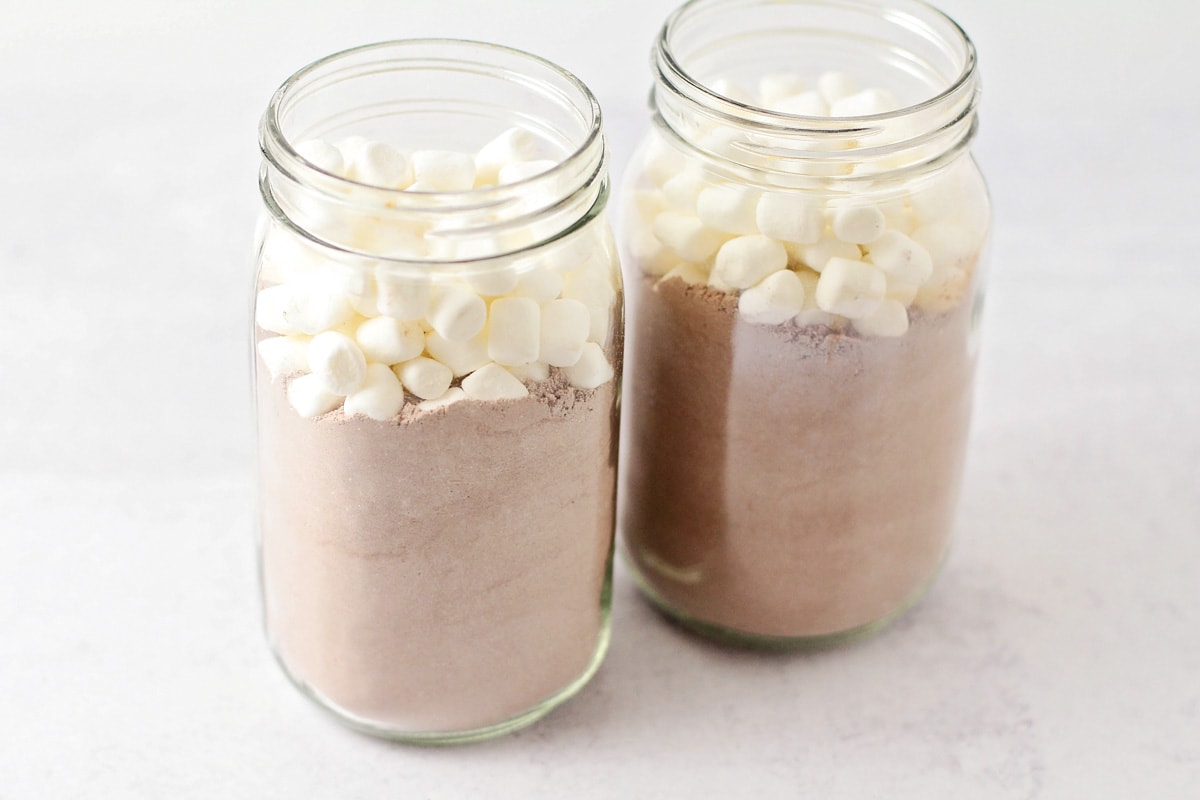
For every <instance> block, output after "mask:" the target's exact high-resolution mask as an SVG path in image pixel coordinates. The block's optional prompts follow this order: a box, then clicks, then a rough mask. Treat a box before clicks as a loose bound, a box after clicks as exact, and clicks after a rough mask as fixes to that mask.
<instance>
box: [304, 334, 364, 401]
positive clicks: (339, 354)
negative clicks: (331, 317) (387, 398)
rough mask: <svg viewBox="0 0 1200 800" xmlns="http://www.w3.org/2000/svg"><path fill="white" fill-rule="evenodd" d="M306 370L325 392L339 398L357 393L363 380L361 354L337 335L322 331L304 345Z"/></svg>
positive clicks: (343, 335) (345, 337) (348, 340)
mask: <svg viewBox="0 0 1200 800" xmlns="http://www.w3.org/2000/svg"><path fill="white" fill-rule="evenodd" d="M308 368H309V369H310V370H312V373H313V375H316V376H317V377H318V378H320V379H321V385H323V386H324V387H325V389H326V390H327V391H330V392H333V393H334V394H338V395H342V396H343V397H344V396H346V395H348V394H350V393H352V392H355V391H357V390H358V388H359V387H360V386H361V385H362V382H363V380H364V379H365V378H366V376H367V360H366V358H364V357H363V354H362V351H361V350H359V349H358V345H356V344H355V343H354V342H353V341H352V340H351V339H350V337H348V336H346V335H345V334H344V333H338V332H337V331H325V332H324V333H322V334H319V335H317V336H314V337H313V339H312V341H311V342H309V343H308Z"/></svg>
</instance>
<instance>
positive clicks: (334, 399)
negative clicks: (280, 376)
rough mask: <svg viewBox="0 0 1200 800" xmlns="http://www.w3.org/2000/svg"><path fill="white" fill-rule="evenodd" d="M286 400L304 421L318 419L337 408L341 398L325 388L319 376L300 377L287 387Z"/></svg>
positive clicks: (291, 381)
mask: <svg viewBox="0 0 1200 800" xmlns="http://www.w3.org/2000/svg"><path fill="white" fill-rule="evenodd" d="M287 399H288V403H290V404H291V406H292V408H294V409H296V413H297V414H299V415H300V416H302V417H304V418H306V419H312V418H313V417H319V416H321V415H322V414H327V413H329V412H330V411H333V410H334V409H335V408H337V407H338V406H339V405H340V404H341V402H342V398H341V397H340V396H339V395H336V394H334V393H333V392H331V391H329V390H328V389H326V388H325V384H324V383H323V382H322V380H321V377H320V376H319V375H301V376H299V377H296V378H292V379H291V380H290V381H288V385H287Z"/></svg>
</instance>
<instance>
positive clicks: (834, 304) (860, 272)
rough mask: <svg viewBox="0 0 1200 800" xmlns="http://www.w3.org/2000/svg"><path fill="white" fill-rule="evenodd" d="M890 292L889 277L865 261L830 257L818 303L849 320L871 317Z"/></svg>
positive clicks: (823, 275) (819, 286)
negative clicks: (888, 291)
mask: <svg viewBox="0 0 1200 800" xmlns="http://www.w3.org/2000/svg"><path fill="white" fill-rule="evenodd" d="M886 293H887V278H885V277H884V275H883V272H881V271H880V270H879V268H878V267H874V266H872V265H870V264H867V263H866V262H863V261H851V260H850V259H846V258H831V259H830V260H829V263H827V264H826V265H825V269H824V271H822V272H821V279H820V280H819V281H817V291H816V298H817V305H818V306H819V307H820V308H821V310H823V311H828V312H830V313H831V314H840V315H842V316H843V317H849V318H850V319H862V318H863V317H867V316H870V315H871V314H872V313H874V311H875V310H876V309H877V308H879V306H880V304H881V303H882V302H883V298H884V295H885V294H886Z"/></svg>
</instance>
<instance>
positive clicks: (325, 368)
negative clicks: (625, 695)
mask: <svg viewBox="0 0 1200 800" xmlns="http://www.w3.org/2000/svg"><path fill="white" fill-rule="evenodd" d="M260 144H261V148H262V152H263V156H264V160H263V165H262V170H261V174H260V190H261V194H262V199H263V203H264V206H265V213H264V215H263V223H262V224H261V225H260V235H259V245H258V258H257V279H256V286H255V293H256V295H255V297H256V299H255V327H254V331H253V338H254V341H255V349H256V358H255V363H256V370H255V373H256V380H255V396H256V403H257V423H258V454H259V455H258V457H259V481H260V486H259V508H260V517H259V528H260V530H259V534H260V556H261V574H262V591H263V598H264V611H265V622H266V630H267V634H268V638H269V640H270V644H271V647H272V648H273V650H274V652H275V654H276V656H277V658H278V660H279V662H280V664H281V665H282V666H283V668H284V670H285V671H286V672H287V674H288V675H289V676H290V678H291V679H292V680H293V681H294V682H295V684H296V685H297V686H298V687H300V689H302V690H303V691H304V692H305V693H306V694H308V695H309V696H310V697H312V698H313V699H315V700H316V701H317V702H318V703H319V704H320V705H322V706H324V707H325V708H327V709H329V710H331V711H332V712H334V713H335V714H336V715H337V716H338V717H340V718H341V719H342V720H343V721H345V722H347V723H349V724H350V725H352V726H354V727H356V728H359V729H362V730H365V731H367V732H369V733H373V734H376V735H381V736H386V737H389V738H395V739H401V740H408V741H416V742H428V743H437V742H454V741H467V740H473V739H480V738H485V737H488V736H492V735H496V734H500V733H504V732H507V731H510V730H513V729H515V728H518V727H521V726H523V725H525V724H528V723H530V722H532V721H533V720H535V719H537V718H539V717H540V716H542V715H543V714H545V713H546V712H548V711H549V710H550V709H551V708H552V707H554V706H555V705H557V704H558V703H560V702H562V701H564V700H565V699H567V698H568V697H570V696H571V695H572V694H574V693H575V692H576V691H578V690H579V689H580V688H581V687H582V686H583V685H584V684H585V683H586V682H587V680H588V679H589V678H590V677H591V675H592V674H593V673H594V672H595V670H596V669H597V667H598V666H599V663H600V661H601V659H602V658H603V654H604V651H605V649H606V646H607V643H608V636H609V594H610V589H609V587H610V580H611V570H612V566H611V555H612V542H613V530H614V514H615V510H614V509H615V500H614V498H615V491H616V453H617V442H616V438H617V429H618V411H617V402H618V401H617V398H618V388H619V385H620V374H621V347H622V326H623V318H622V313H623V311H622V293H621V286H620V277H619V267H618V263H617V258H616V247H615V243H614V240H613V238H612V235H611V233H610V229H609V225H608V222H607V220H606V217H605V214H604V208H605V203H606V201H607V196H608V178H607V166H606V153H605V144H604V139H603V137H602V134H601V126H600V109H599V107H598V105H597V103H596V101H595V99H594V98H593V96H592V94H591V93H590V92H589V91H588V89H587V87H585V86H584V85H583V84H582V83H581V82H580V81H579V80H578V79H577V78H575V77H574V76H572V75H570V74H569V73H567V72H565V71H563V70H562V69H560V68H558V67H556V66H554V65H552V64H549V63H548V62H546V61H543V60H541V59H538V58H535V57H533V56H531V55H528V54H525V53H521V52H518V51H514V50H509V49H506V48H502V47H496V46H492V45H487V44H481V43H475V42H462V41H448V40H413V41H400V42H390V43H383V44H378V45H372V46H367V47H361V48H357V49H353V50H349V51H346V52H343V53H339V54H336V55H333V56H330V57H328V58H325V59H323V60H321V61H318V62H316V63H314V64H312V65H310V66H308V67H305V68H304V69H302V70H300V71H299V72H297V73H296V74H295V75H293V76H292V77H291V78H289V79H288V80H287V82H286V83H284V84H283V86H282V87H281V88H280V89H279V90H278V91H277V92H276V94H275V95H274V97H273V98H272V100H271V102H270V105H269V107H268V108H267V110H266V113H265V115H264V117H263V120H262V125H261V130H260Z"/></svg>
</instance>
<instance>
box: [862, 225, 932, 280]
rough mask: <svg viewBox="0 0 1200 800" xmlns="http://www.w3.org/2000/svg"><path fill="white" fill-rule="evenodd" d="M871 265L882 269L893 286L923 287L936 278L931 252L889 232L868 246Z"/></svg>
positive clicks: (908, 239) (868, 259) (901, 234)
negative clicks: (909, 285) (931, 277)
mask: <svg viewBox="0 0 1200 800" xmlns="http://www.w3.org/2000/svg"><path fill="white" fill-rule="evenodd" d="M867 261H870V262H871V263H872V264H874V265H875V266H877V267H879V268H880V269H881V270H883V271H884V273H885V274H886V275H887V277H888V285H889V286H891V284H892V282H893V281H895V282H898V283H901V284H912V285H916V286H919V285H921V284H922V283H925V281H927V280H929V276H930V275H932V274H933V259H932V258H931V257H930V255H929V251H928V250H926V249H925V248H924V247H922V246H921V245H919V244H917V243H916V242H914V241H913V240H912V239H910V238H908V237H907V236H905V235H904V234H903V233H898V232H896V231H886V232H885V233H884V234H883V235H882V236H880V237H879V238H878V239H876V240H875V241H874V242H871V244H869V245H867Z"/></svg>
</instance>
